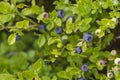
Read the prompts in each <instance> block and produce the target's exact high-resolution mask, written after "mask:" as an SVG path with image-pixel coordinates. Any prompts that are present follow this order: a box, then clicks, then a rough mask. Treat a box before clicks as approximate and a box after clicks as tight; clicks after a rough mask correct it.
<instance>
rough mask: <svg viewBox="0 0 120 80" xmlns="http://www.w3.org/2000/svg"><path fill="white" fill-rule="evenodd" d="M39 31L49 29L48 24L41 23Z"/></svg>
mask: <svg viewBox="0 0 120 80" xmlns="http://www.w3.org/2000/svg"><path fill="white" fill-rule="evenodd" d="M39 31H40V32H42V31H47V29H46V25H45V24H40V26H39Z"/></svg>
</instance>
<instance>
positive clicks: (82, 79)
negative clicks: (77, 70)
mask: <svg viewBox="0 0 120 80" xmlns="http://www.w3.org/2000/svg"><path fill="white" fill-rule="evenodd" d="M78 80H86V78H78Z"/></svg>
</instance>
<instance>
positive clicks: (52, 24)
mask: <svg viewBox="0 0 120 80" xmlns="http://www.w3.org/2000/svg"><path fill="white" fill-rule="evenodd" d="M53 28H54V23H53V22H51V23H49V24H48V25H47V30H48V31H50V30H52V29H53Z"/></svg>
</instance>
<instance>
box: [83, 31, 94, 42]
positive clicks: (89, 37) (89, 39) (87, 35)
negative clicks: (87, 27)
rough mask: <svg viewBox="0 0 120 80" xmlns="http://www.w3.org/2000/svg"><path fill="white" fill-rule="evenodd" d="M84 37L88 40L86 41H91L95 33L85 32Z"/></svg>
mask: <svg viewBox="0 0 120 80" xmlns="http://www.w3.org/2000/svg"><path fill="white" fill-rule="evenodd" d="M83 39H84V40H85V41H86V42H91V41H92V40H93V35H92V34H91V33H85V34H84V35H83Z"/></svg>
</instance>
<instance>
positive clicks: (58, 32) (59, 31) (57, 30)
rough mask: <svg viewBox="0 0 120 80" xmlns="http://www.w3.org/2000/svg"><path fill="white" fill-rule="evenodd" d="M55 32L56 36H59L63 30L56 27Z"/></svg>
mask: <svg viewBox="0 0 120 80" xmlns="http://www.w3.org/2000/svg"><path fill="white" fill-rule="evenodd" d="M55 32H56V33H57V34H61V33H62V32H63V28H62V27H57V28H56V30H55Z"/></svg>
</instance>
